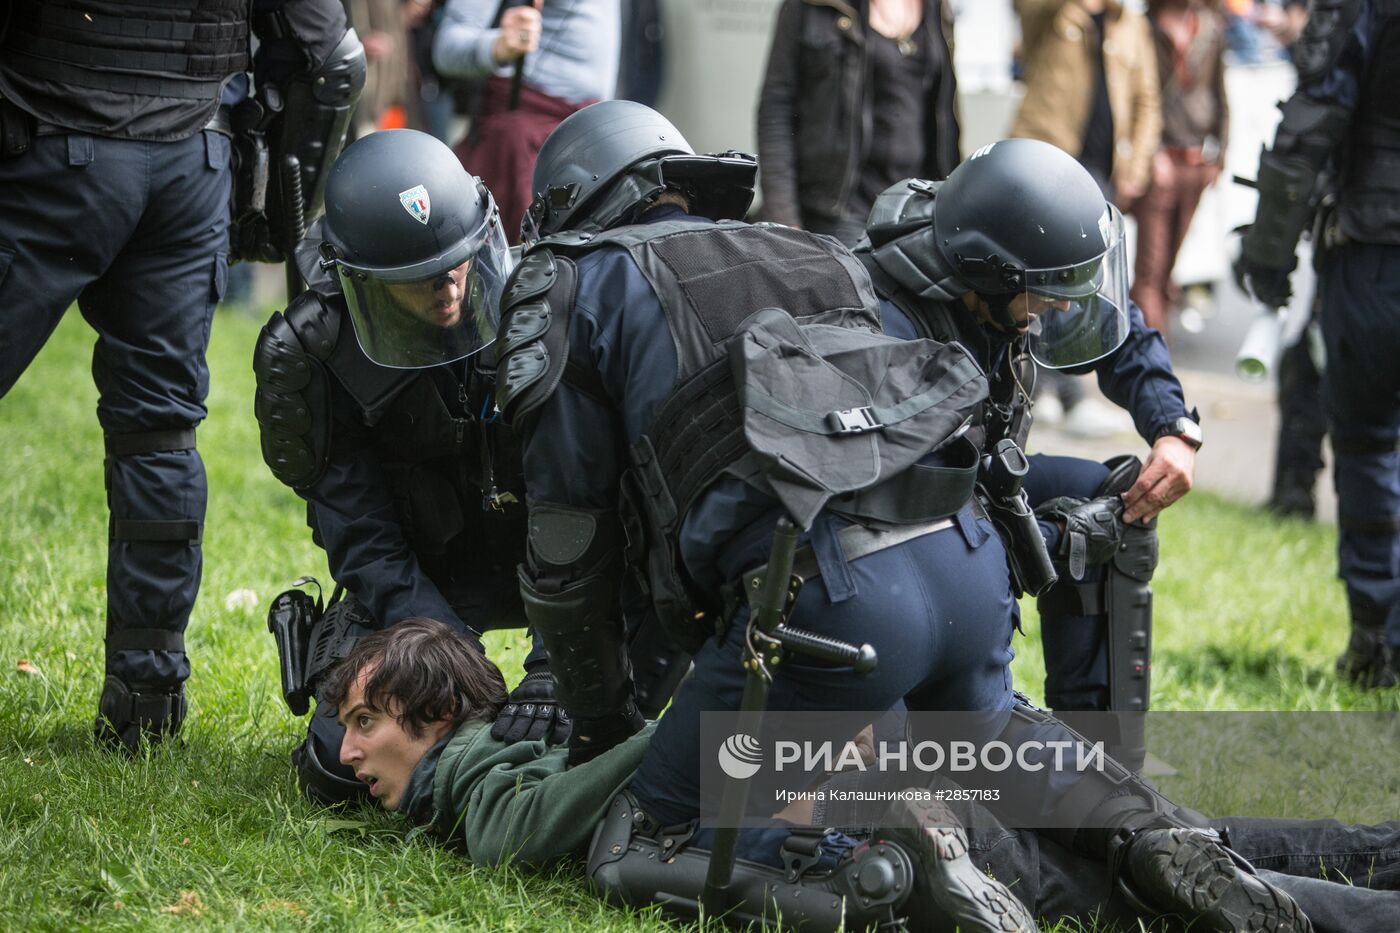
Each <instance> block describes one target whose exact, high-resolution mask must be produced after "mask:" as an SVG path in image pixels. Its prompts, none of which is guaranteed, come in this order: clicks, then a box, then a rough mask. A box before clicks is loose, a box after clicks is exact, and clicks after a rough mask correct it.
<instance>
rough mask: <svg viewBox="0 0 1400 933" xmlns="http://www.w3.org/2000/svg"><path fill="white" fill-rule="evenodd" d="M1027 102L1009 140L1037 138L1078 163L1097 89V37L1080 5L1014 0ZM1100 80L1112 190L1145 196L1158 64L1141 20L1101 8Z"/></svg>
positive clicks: (1157, 121) (1155, 136)
mask: <svg viewBox="0 0 1400 933" xmlns="http://www.w3.org/2000/svg"><path fill="white" fill-rule="evenodd" d="M1015 7H1016V12H1017V13H1018V14H1020V17H1021V50H1022V55H1023V58H1024V61H1025V80H1026V96H1025V97H1024V98H1023V99H1022V100H1021V109H1020V111H1019V112H1018V113H1017V114H1016V121H1015V123H1013V124H1012V127H1011V135H1012V136H1021V137H1028V138H1031V139H1042V140H1045V141H1046V142H1048V143H1053V144H1054V145H1056V146H1059V147H1060V148H1061V149H1063V150H1064V151H1066V152H1068V153H1069V154H1070V155H1072V156H1074V157H1076V158H1078V157H1079V151H1080V147H1081V146H1082V145H1083V142H1084V130H1085V127H1086V125H1087V124H1088V121H1089V108H1090V106H1091V104H1092V102H1093V101H1092V96H1093V90H1094V71H1093V67H1094V65H1093V63H1094V58H1095V49H1096V46H1097V43H1098V31H1097V27H1095V25H1094V20H1093V17H1092V16H1090V14H1089V13H1088V11H1086V10H1085V9H1084V7H1083V6H1081V5H1080V4H1079V2H1077V0H1015ZM1104 12H1105V14H1106V15H1105V17H1104V45H1103V56H1104V72H1105V73H1104V79H1105V81H1106V82H1107V84H1108V103H1109V109H1110V110H1112V112H1113V136H1114V139H1113V143H1114V152H1113V179H1112V180H1113V183H1114V184H1115V185H1116V186H1117V187H1119V188H1120V189H1123V188H1131V189H1137V190H1139V191H1140V190H1142V189H1143V188H1144V187H1146V185H1147V181H1148V178H1149V176H1150V173H1151V167H1152V155H1153V153H1155V152H1156V151H1157V147H1158V145H1159V144H1160V142H1161V135H1162V111H1161V104H1160V101H1159V96H1158V87H1157V81H1158V77H1157V57H1156V52H1155V50H1154V47H1153V41H1152V34H1151V30H1150V28H1149V27H1148V24H1147V20H1146V19H1144V18H1143V17H1142V16H1141V15H1140V14H1137V13H1134V12H1133V11H1132V10H1129V9H1126V8H1125V7H1124V6H1123V5H1122V4H1121V3H1117V2H1115V0H1106V2H1105V3H1104Z"/></svg>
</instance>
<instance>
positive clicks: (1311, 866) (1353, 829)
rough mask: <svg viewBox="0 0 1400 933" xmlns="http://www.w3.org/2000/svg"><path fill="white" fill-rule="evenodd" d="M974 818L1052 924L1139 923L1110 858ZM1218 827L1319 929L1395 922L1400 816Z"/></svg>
mask: <svg viewBox="0 0 1400 933" xmlns="http://www.w3.org/2000/svg"><path fill="white" fill-rule="evenodd" d="M968 822H969V823H970V825H969V826H968V839H969V843H970V850H971V856H972V859H973V861H974V862H975V863H976V864H977V865H978V866H979V867H980V868H983V869H985V870H987V871H989V872H991V873H992V874H993V875H995V876H996V877H997V878H998V879H999V880H1000V881H1002V882H1004V883H1005V884H1007V885H1008V886H1009V887H1010V888H1011V890H1012V891H1013V892H1015V893H1016V895H1017V896H1018V897H1020V898H1021V900H1022V902H1024V903H1025V904H1026V905H1027V906H1028V907H1030V908H1031V909H1032V910H1034V911H1035V913H1036V914H1037V915H1039V916H1041V917H1044V918H1045V919H1046V920H1047V921H1052V922H1053V921H1056V920H1060V919H1063V918H1071V917H1077V918H1081V919H1082V918H1085V917H1087V916H1090V915H1093V914H1096V915H1097V916H1098V918H1099V919H1100V921H1104V922H1106V921H1115V922H1118V923H1120V924H1122V925H1124V927H1125V928H1135V921H1136V920H1137V919H1138V918H1139V916H1140V915H1139V914H1137V913H1136V912H1134V911H1133V909H1132V908H1131V907H1130V906H1129V905H1128V903H1127V901H1126V900H1125V899H1124V898H1123V897H1122V896H1121V894H1120V893H1119V892H1118V891H1117V890H1116V889H1115V888H1114V887H1113V885H1112V883H1111V880H1110V878H1109V873H1108V869H1107V866H1106V865H1104V863H1102V862H1099V861H1095V860H1092V859H1089V858H1086V857H1084V856H1081V855H1078V854H1076V853H1074V852H1071V851H1070V850H1068V849H1066V848H1064V847H1062V846H1060V845H1057V844H1056V843H1054V842H1051V841H1049V840H1047V839H1045V838H1044V837H1042V836H1039V835H1037V834H1036V833H1033V832H1030V831H1027V830H1011V829H1007V828H1005V827H1004V826H1001V825H1000V824H998V823H997V822H996V821H995V819H994V818H992V817H991V815H990V814H988V813H987V812H986V811H985V810H983V811H980V814H979V812H978V811H977V810H974V812H973V814H972V817H971V819H970V820H968ZM1212 825H1213V826H1214V828H1215V829H1217V830H1219V831H1220V832H1221V834H1222V835H1223V836H1224V839H1225V842H1226V843H1227V844H1228V845H1229V846H1230V847H1231V848H1233V849H1234V850H1235V851H1236V852H1238V853H1239V854H1240V855H1242V856H1244V857H1245V858H1246V859H1248V860H1249V861H1250V862H1251V863H1252V864H1253V865H1254V866H1255V868H1256V869H1257V870H1258V873H1259V876H1260V877H1261V878H1263V879H1264V880H1266V881H1268V882H1269V883H1270V884H1273V885H1274V886H1276V887H1278V888H1279V889H1280V890H1282V891H1284V892H1286V893H1287V894H1288V895H1289V896H1290V897H1292V898H1293V899H1294V900H1295V901H1297V902H1298V906H1299V907H1301V908H1302V909H1303V912H1304V913H1305V914H1307V915H1308V918H1309V919H1310V920H1312V922H1313V929H1314V930H1316V931H1317V933H1390V931H1392V930H1394V929H1395V926H1396V922H1397V918H1400V823H1383V824H1380V825H1378V826H1346V825H1343V824H1341V823H1338V822H1336V821H1335V820H1281V819H1256V818H1250V817H1232V818H1226V819H1221V820H1213V821H1212ZM1324 878H1325V879H1326V880H1324ZM1338 882H1340V883H1338ZM1142 919H1143V920H1150V919H1151V918H1150V917H1147V916H1143V917H1142Z"/></svg>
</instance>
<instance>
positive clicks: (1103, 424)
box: [1064, 398, 1133, 440]
mask: <svg viewBox="0 0 1400 933" xmlns="http://www.w3.org/2000/svg"><path fill="white" fill-rule="evenodd" d="M1064 430H1065V433H1066V434H1072V435H1074V436H1075V437H1081V438H1084V439H1086V440H1094V439H1097V438H1104V437H1112V436H1113V435H1115V434H1124V433H1130V432H1131V431H1132V430H1133V419H1132V416H1130V415H1129V414H1128V413H1127V412H1126V411H1123V410H1122V409H1120V408H1111V407H1109V406H1108V405H1106V404H1104V403H1103V402H1101V401H1099V400H1098V399H1096V398H1086V399H1084V401H1082V402H1080V403H1079V404H1078V405H1075V406H1074V407H1073V408H1071V409H1070V410H1069V411H1068V412H1066V414H1065V423H1064Z"/></svg>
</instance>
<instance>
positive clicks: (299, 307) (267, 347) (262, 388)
mask: <svg viewBox="0 0 1400 933" xmlns="http://www.w3.org/2000/svg"><path fill="white" fill-rule="evenodd" d="M294 322H297V323H301V324H302V325H303V326H301V327H297V326H295V324H294ZM338 336H339V321H338V315H335V313H334V309H331V308H327V307H326V306H325V305H324V304H323V301H322V298H321V297H320V296H319V295H317V294H316V293H315V292H304V293H302V294H301V295H300V296H299V297H298V298H297V299H296V301H294V302H293V303H292V304H291V306H290V307H288V308H287V312H286V314H285V315H283V314H282V313H281V312H273V314H272V317H271V318H270V319H269V320H268V322H267V324H266V325H265V326H264V327H263V329H262V333H260V334H259V335H258V343H257V347H256V349H255V350H254V351H253V375H254V377H255V378H256V380H257V390H256V394H255V396H254V401H253V412H254V414H255V415H256V417H257V419H258V434H259V437H260V440H261V446H262V455H263V462H265V463H266V464H267V466H268V469H270V470H271V471H272V475H273V476H275V477H277V478H278V479H279V480H280V481H282V482H283V483H285V484H286V485H288V486H290V487H292V488H293V489H304V488H305V487H307V486H311V485H313V484H314V483H315V482H316V481H317V480H319V479H320V478H321V476H322V475H323V474H324V473H325V471H326V465H327V464H328V462H329V454H330V442H331V403H330V377H329V375H328V374H327V372H326V368H325V365H324V364H323V363H322V362H321V359H322V357H323V354H328V353H329V351H330V349H333V348H334V346H335V341H336V339H337V337H338Z"/></svg>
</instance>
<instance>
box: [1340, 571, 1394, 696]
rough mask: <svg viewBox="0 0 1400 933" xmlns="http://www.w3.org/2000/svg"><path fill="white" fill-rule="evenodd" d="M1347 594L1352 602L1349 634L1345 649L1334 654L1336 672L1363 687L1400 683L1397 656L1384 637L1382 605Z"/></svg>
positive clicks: (1384, 618)
mask: <svg viewBox="0 0 1400 933" xmlns="http://www.w3.org/2000/svg"><path fill="white" fill-rule="evenodd" d="M1347 596H1348V598H1347V602H1348V603H1349V604H1350V606H1351V637H1350V638H1349V639H1348V640H1347V647H1346V650H1345V651H1343V652H1342V653H1341V654H1340V655H1338V657H1337V674H1338V676H1340V677H1344V678H1346V679H1347V680H1349V681H1351V682H1352V683H1353V684H1355V685H1356V686H1358V687H1364V688H1381V687H1394V686H1396V685H1398V684H1400V658H1397V656H1396V651H1395V649H1394V648H1393V647H1391V646H1390V645H1387V644H1386V641H1385V620H1386V615H1387V612H1386V609H1385V607H1383V606H1377V605H1376V604H1375V603H1372V602H1370V601H1369V600H1367V599H1364V598H1362V597H1360V596H1358V595H1356V594H1355V593H1348V594H1347Z"/></svg>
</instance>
